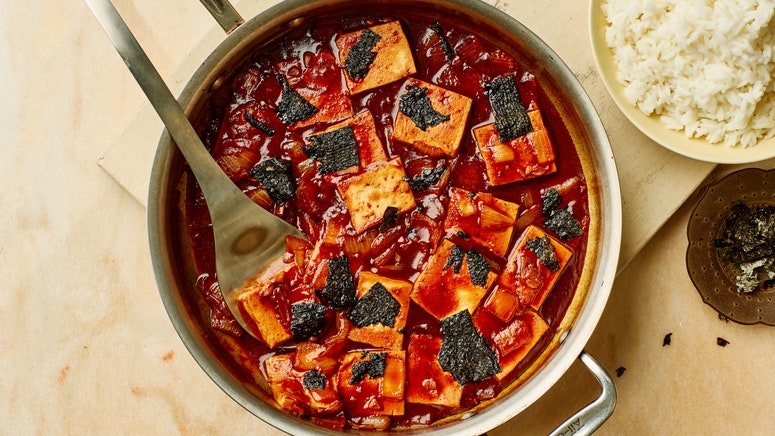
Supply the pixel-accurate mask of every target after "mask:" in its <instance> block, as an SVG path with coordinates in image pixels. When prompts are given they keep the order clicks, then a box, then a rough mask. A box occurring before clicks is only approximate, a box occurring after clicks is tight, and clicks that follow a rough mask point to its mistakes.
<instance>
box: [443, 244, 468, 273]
mask: <svg viewBox="0 0 775 436" xmlns="http://www.w3.org/2000/svg"><path fill="white" fill-rule="evenodd" d="M465 254H466V251H465V250H463V248H461V247H460V246H459V245H455V246H453V247H452V250H451V252H450V253H449V257H448V258H447V263H445V264H444V268H442V270H445V269H447V268H449V267H452V271H455V274H458V273H460V268H462V267H463V256H465Z"/></svg>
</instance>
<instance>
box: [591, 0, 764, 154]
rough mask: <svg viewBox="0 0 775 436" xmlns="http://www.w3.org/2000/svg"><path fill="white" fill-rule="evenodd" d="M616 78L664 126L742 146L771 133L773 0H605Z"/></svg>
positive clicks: (609, 40)
mask: <svg viewBox="0 0 775 436" xmlns="http://www.w3.org/2000/svg"><path fill="white" fill-rule="evenodd" d="M602 9H603V14H604V16H605V17H606V21H607V23H608V27H607V28H606V43H607V44H608V46H609V47H610V48H611V49H612V51H613V55H614V63H615V64H616V67H617V78H618V80H619V81H620V82H621V83H622V85H623V86H624V94H625V96H626V97H627V99H628V100H629V101H630V103H631V104H633V105H634V106H636V107H638V108H639V109H640V110H641V111H642V112H643V113H644V114H646V115H649V116H650V115H656V116H659V118H660V120H661V121H662V122H663V123H664V124H665V125H666V126H667V127H668V128H670V129H674V130H683V131H684V132H685V134H686V136H688V137H698V138H699V137H705V138H706V140H707V141H709V142H711V143H719V142H723V143H724V144H726V145H728V146H733V147H734V146H743V147H750V146H753V145H755V144H756V143H757V142H758V141H760V140H763V139H769V138H772V137H773V136H775V80H773V79H772V75H773V73H774V72H775V21H773V14H774V13H775V0H768V1H755V0H715V1H714V0H607V2H606V3H605V4H603V6H602Z"/></svg>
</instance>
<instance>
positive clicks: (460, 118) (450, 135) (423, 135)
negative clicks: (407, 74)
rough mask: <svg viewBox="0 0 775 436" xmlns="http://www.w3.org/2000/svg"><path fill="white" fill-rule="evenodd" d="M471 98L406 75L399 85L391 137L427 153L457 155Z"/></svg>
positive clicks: (431, 154) (464, 130)
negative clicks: (403, 81) (396, 111)
mask: <svg viewBox="0 0 775 436" xmlns="http://www.w3.org/2000/svg"><path fill="white" fill-rule="evenodd" d="M470 110H471V99H470V98H468V97H466V96H464V95H461V94H457V93H455V92H452V91H449V90H447V89H444V88H441V87H439V86H436V85H434V84H432V83H427V82H423V81H421V80H418V79H414V78H410V79H407V81H406V82H405V83H404V85H403V87H402V94H401V97H400V100H399V110H398V113H397V114H396V118H395V122H394V128H393V139H394V140H397V141H401V142H403V143H406V144H410V145H412V146H413V147H414V148H416V149H417V150H419V151H421V152H423V153H426V154H428V155H430V156H450V157H454V156H457V154H458V151H459V149H460V142H461V140H462V139H463V134H465V132H466V121H467V120H468V113H469V112H470Z"/></svg>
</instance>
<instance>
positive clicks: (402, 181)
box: [336, 158, 417, 233]
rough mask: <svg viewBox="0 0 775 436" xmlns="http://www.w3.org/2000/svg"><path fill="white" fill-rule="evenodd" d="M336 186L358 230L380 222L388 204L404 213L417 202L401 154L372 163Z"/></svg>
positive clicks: (398, 211)
mask: <svg viewBox="0 0 775 436" xmlns="http://www.w3.org/2000/svg"><path fill="white" fill-rule="evenodd" d="M336 188H337V190H338V191H339V194H340V195H341V196H342V198H343V199H344V203H345V206H347V210H348V211H349V212H350V219H351V221H352V225H353V228H355V231H356V232H357V233H361V232H363V231H365V230H368V229H369V228H371V227H374V226H376V225H378V224H379V223H381V222H382V218H383V216H384V215H385V212H386V210H388V208H395V209H396V212H397V213H399V214H401V213H404V212H408V211H410V210H412V209H414V208H415V207H416V206H417V205H416V203H415V201H414V195H412V190H411V188H410V187H409V183H408V182H407V180H406V173H405V172H404V166H403V164H402V163H401V159H400V158H395V159H392V160H389V161H385V162H377V163H374V164H372V165H369V166H368V167H366V168H364V170H363V171H362V172H361V173H359V174H357V175H354V176H352V177H349V178H346V179H344V180H342V181H341V182H339V183H338V184H337V186H336Z"/></svg>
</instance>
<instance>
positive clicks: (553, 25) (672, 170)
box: [97, 0, 716, 270]
mask: <svg viewBox="0 0 775 436" xmlns="http://www.w3.org/2000/svg"><path fill="white" fill-rule="evenodd" d="M123 3H124V4H122V3H121V2H117V5H116V6H117V8H118V9H119V11H120V12H122V14H123V13H124V12H125V11H127V10H128V11H129V14H130V17H131V18H134V20H128V21H130V27H131V26H132V21H135V22H137V23H141V24H142V23H145V22H144V21H143V19H142V18H143V16H142V15H143V11H142V6H137V7H136V8H133V5H132V4H128V2H123ZM190 3H191V5H190V6H191V8H201V9H202V13H201V14H198V15H196V16H195V21H196V23H191V22H185V20H168V21H166V22H165V23H164V26H159V27H157V28H150V29H149V28H148V27H147V26H146V27H145V28H144V27H143V26H139V27H135V28H133V29H134V30H135V31H136V32H137V37H138V39H139V40H140V43H141V45H143V46H144V47H145V49H146V51H148V52H149V53H150V57H151V59H152V61H154V63H156V66H157V68H158V69H159V70H160V72H161V73H162V75H163V76H164V77H166V78H167V84H168V86H169V87H170V88H171V89H172V91H173V94H175V95H177V94H179V93H180V91H181V90H182V89H183V87H184V86H185V84H186V82H187V80H188V78H189V77H191V75H192V74H193V72H194V71H195V70H196V68H197V67H198V66H199V64H200V63H201V62H202V61H203V60H204V59H205V58H206V57H207V55H208V54H209V53H210V51H211V50H212V49H213V48H215V47H216V46H217V45H218V43H219V42H220V41H222V40H223V39H224V38H225V35H224V33H223V31H222V30H221V29H220V27H218V26H217V24H216V23H215V21H214V20H212V18H210V17H208V16H207V14H206V12H205V11H204V8H203V7H201V6H200V5H199V4H197V3H196V2H190ZM276 3H278V1H276V0H253V1H249V0H243V1H237V2H234V4H235V8H236V9H237V10H238V11H239V12H240V13H241V14H242V16H243V17H245V18H246V19H247V18H249V17H252V16H253V15H255V14H257V13H259V12H261V11H262V10H264V9H266V8H268V7H270V6H272V5H274V4H276ZM487 3H490V4H491V5H493V6H495V7H496V8H498V9H501V10H503V11H505V12H506V13H508V14H510V15H511V16H512V17H514V18H516V19H517V20H519V21H520V22H522V23H523V24H524V25H525V26H527V27H528V28H529V29H531V30H532V31H533V32H534V33H536V34H537V35H538V36H539V37H540V38H541V39H543V40H544V41H545V42H546V43H547V44H548V45H549V46H550V47H551V48H552V49H553V50H554V51H555V52H557V54H558V55H559V57H560V58H561V59H562V60H563V61H564V62H565V63H566V64H567V65H568V67H569V68H570V69H571V71H573V73H574V74H575V76H576V77H577V78H578V80H579V81H580V83H581V84H582V86H583V87H584V89H585V90H586V92H587V94H588V95H589V97H590V98H591V100H592V102H593V104H594V105H595V107H596V108H597V111H598V113H599V114H600V117H601V119H602V121H603V125H604V126H605V128H606V131H607V132H608V136H609V139H610V141H611V146H612V148H613V150H614V155H615V158H616V163H617V167H618V170H619V178H620V181H621V190H622V208H623V211H622V214H623V223H622V225H623V241H622V250H621V255H620V259H619V265H620V266H619V268H620V270H621V269H623V268H624V267H625V266H626V265H627V264H628V263H629V262H630V261H631V260H632V259H633V258H634V257H635V255H636V254H637V253H638V252H639V251H640V250H641V248H643V246H644V245H645V244H646V242H647V241H648V240H649V239H650V238H651V237H652V236H653V235H654V234H655V233H656V231H657V230H658V229H659V228H660V227H661V226H662V225H663V224H664V223H665V222H666V221H667V219H668V218H669V217H670V216H671V215H672V214H673V212H675V211H676V210H677V209H678V207H679V206H680V205H681V204H682V203H683V202H684V201H685V200H686V199H687V198H688V196H689V195H690V194H691V193H692V192H693V191H694V190H695V189H696V188H697V186H699V185H700V183H701V182H702V181H703V180H704V179H705V178H706V177H707V176H708V174H709V173H710V172H711V171H712V170H713V168H714V167H715V166H716V165H715V164H711V163H707V162H700V161H696V160H693V159H689V158H685V157H683V156H680V155H678V154H675V153H673V152H671V151H669V150H666V149H664V148H662V147H661V146H659V145H658V144H656V143H655V142H653V141H652V140H651V139H649V138H648V137H646V136H645V135H643V134H642V133H640V132H639V131H638V130H637V129H636V128H635V127H634V126H633V125H632V124H630V122H629V121H627V119H626V118H625V117H624V115H623V114H622V113H621V112H620V111H619V109H618V108H617V107H616V105H615V104H614V102H613V100H612V99H611V98H610V97H609V95H608V93H607V91H606V90H605V87H604V86H603V84H602V82H601V80H600V77H599V75H598V73H597V70H596V67H595V64H594V60H593V57H592V50H591V45H590V42H589V29H588V26H589V24H588V17H589V11H588V8H589V5H588V3H587V2H586V1H579V0H575V1H570V2H569V1H563V0H550V1H544V2H534V1H528V0H520V1H509V2H506V1H502V0H487ZM137 15H140V17H137ZM208 20H211V21H210V22H209V24H208V22H207V21H208ZM149 21H151V22H152V21H153V18H152V17H149ZM194 24H195V25H194ZM197 27H200V28H203V29H206V31H205V32H202V34H204V37H201V38H188V39H185V38H180V35H181V33H184V34H190V33H191V31H192V29H194V30H196V28H197ZM172 42H174V43H175V46H174V50H172V49H170V47H171V44H172ZM154 53H166V54H168V56H166V57H162V58H161V59H160V60H158V59H155V58H154V56H153V54H154ZM162 129H163V126H162V123H161V121H160V120H159V119H158V117H157V116H156V113H155V112H154V111H153V109H152V108H151V107H150V104H148V103H146V104H143V105H142V106H141V107H140V108H139V109H138V111H137V114H136V115H135V116H134V118H133V119H132V120H131V121H130V122H129V124H127V126H126V127H125V128H124V129H123V130H122V131H121V132H119V133H118V134H117V136H116V137H115V138H114V139H113V140H112V141H111V142H110V143H109V144H108V145H107V147H106V148H105V149H104V151H103V152H102V153H101V154H100V156H99V157H98V160H97V162H98V164H99V165H100V166H101V167H102V168H103V169H104V170H105V171H106V172H108V173H109V174H110V175H112V176H113V177H114V178H115V180H116V181H117V182H118V183H119V184H121V186H123V187H124V188H125V189H126V190H127V191H129V192H130V193H131V194H132V195H133V196H134V197H135V198H136V199H137V200H138V201H139V202H141V203H142V204H143V205H145V204H146V197H147V193H148V182H149V175H150V170H151V165H152V162H153V155H154V152H155V147H156V144H157V142H158V140H159V136H160V134H161V132H162Z"/></svg>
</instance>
